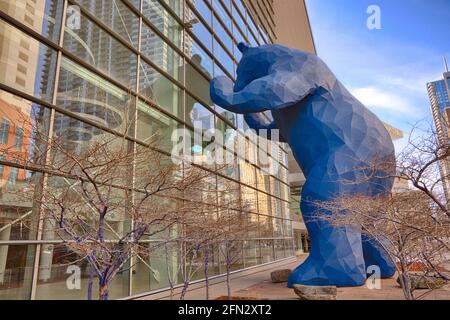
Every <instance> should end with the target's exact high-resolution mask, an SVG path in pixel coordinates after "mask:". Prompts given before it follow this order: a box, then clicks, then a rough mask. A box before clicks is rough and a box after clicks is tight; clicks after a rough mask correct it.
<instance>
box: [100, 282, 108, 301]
mask: <svg viewBox="0 0 450 320" xmlns="http://www.w3.org/2000/svg"><path fill="white" fill-rule="evenodd" d="M98 289H99V290H98V298H99V300H108V298H109V284H108V282H107V281H106V280H103V279H100V280H99V282H98Z"/></svg>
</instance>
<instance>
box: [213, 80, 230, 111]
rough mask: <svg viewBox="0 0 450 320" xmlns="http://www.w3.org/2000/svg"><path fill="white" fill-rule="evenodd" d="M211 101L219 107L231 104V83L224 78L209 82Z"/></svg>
mask: <svg viewBox="0 0 450 320" xmlns="http://www.w3.org/2000/svg"><path fill="white" fill-rule="evenodd" d="M211 99H212V100H213V101H214V102H215V103H217V104H218V105H220V106H225V107H226V106H230V105H232V104H233V82H232V81H231V80H230V79H229V78H228V77H225V76H219V77H216V78H214V79H212V80H211Z"/></svg>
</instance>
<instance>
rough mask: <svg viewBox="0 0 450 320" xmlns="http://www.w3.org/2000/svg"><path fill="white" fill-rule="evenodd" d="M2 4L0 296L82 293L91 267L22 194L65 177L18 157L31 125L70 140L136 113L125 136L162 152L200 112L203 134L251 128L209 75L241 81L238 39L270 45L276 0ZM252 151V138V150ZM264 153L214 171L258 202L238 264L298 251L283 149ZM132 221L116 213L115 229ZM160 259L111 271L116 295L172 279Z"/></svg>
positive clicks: (26, 148) (114, 129)
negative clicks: (217, 93) (73, 272)
mask: <svg viewBox="0 0 450 320" xmlns="http://www.w3.org/2000/svg"><path fill="white" fill-rule="evenodd" d="M0 11H1V12H2V15H1V16H0V299H86V297H87V293H86V284H87V279H88V277H89V273H90V270H89V265H88V264H87V262H86V261H84V259H82V257H78V256H77V255H76V254H75V253H73V252H71V251H70V250H68V249H67V248H66V247H65V245H64V243H63V241H62V240H60V239H58V238H57V237H55V235H53V234H52V233H51V232H46V231H45V230H46V226H45V223H44V226H43V230H44V231H43V232H37V231H36V230H38V229H39V228H37V227H32V226H36V225H37V224H38V223H39V221H40V219H39V217H40V215H41V212H40V208H39V206H36V205H34V204H33V203H31V202H30V203H27V202H23V201H21V199H20V197H18V194H20V190H21V188H24V185H27V186H28V187H29V185H30V182H32V183H33V185H34V186H35V189H34V192H35V193H36V197H39V193H40V190H42V188H45V187H46V185H47V184H54V185H56V184H58V183H71V182H70V181H68V180H67V179H65V178H61V177H54V176H52V177H46V175H45V174H43V173H41V172H36V171H33V168H23V167H20V166H16V165H15V163H17V161H16V160H17V159H20V157H28V158H30V159H33V155H36V154H37V153H42V152H45V150H41V148H40V147H39V145H38V144H37V143H35V142H34V141H33V136H32V135H29V134H28V135H27V134H26V132H36V130H39V132H41V133H43V134H45V135H48V136H49V137H50V136H58V137H60V136H63V137H65V138H66V139H67V140H69V141H71V145H70V146H68V148H73V150H76V148H82V147H83V146H84V145H87V144H89V143H90V142H91V141H95V139H97V138H98V137H101V136H104V135H111V134H121V133H122V132H123V130H124V129H125V126H126V125H127V123H129V122H130V120H132V119H136V125H135V126H134V130H131V131H129V132H127V134H128V135H129V138H130V143H131V144H145V143H147V142H148V140H149V139H150V138H151V137H152V136H153V135H154V134H155V133H159V134H160V135H161V136H162V140H161V142H160V145H159V146H158V149H160V151H161V152H162V153H165V154H168V153H169V152H170V150H171V148H172V142H171V140H170V136H171V133H172V131H173V130H174V129H176V128H187V129H190V130H194V127H193V126H194V123H197V122H199V121H200V122H201V123H202V125H203V129H204V130H206V129H210V128H216V129H220V130H222V131H224V130H226V129H237V130H239V131H238V133H237V135H239V134H241V133H243V130H245V129H246V128H247V127H246V124H245V122H244V120H243V117H242V116H240V115H238V116H236V115H235V114H231V113H229V112H227V111H225V110H223V109H221V108H220V107H218V106H215V105H214V104H213V103H212V102H211V100H210V98H209V81H210V79H211V78H212V77H214V76H217V75H225V76H227V77H229V78H230V79H233V80H234V77H235V71H236V65H237V63H238V61H239V59H240V57H241V56H240V53H239V51H238V50H237V44H238V43H239V42H241V41H244V42H247V43H250V44H252V45H258V44H264V43H271V42H272V41H273V39H274V32H273V19H272V16H271V15H272V14H273V9H272V0H260V1H255V2H254V3H253V1H241V0H95V1H94V0H38V1H36V0H2V1H0ZM24 120H26V121H24ZM24 123H29V124H30V126H32V128H23V126H24ZM24 129H27V130H24ZM30 129H31V130H30ZM257 148H258V146H257V145H256V144H254V143H252V142H251V141H247V143H246V153H248V154H251V153H254V152H255V151H256V149H257ZM11 150H14V153H13V154H12V152H11ZM246 157H247V156H246ZM36 158H39V159H41V158H42V157H36ZM268 158H269V161H270V162H271V163H276V165H277V166H276V167H277V168H278V170H277V171H276V172H275V173H273V174H267V172H265V171H264V168H263V167H262V166H260V165H258V164H251V163H245V162H241V161H239V162H236V165H235V168H234V169H233V170H227V172H223V173H220V174H219V175H218V176H217V179H216V180H217V188H218V189H219V188H220V185H221V181H224V180H223V179H227V180H231V181H234V182H235V183H236V184H238V185H239V187H240V190H241V194H242V197H243V198H245V199H248V200H250V201H251V202H252V208H251V213H249V217H248V220H249V221H252V222H257V223H258V230H252V231H251V232H249V234H248V236H247V238H246V239H244V240H243V241H242V243H241V245H240V246H238V247H237V248H238V249H237V250H240V251H239V252H238V256H239V257H240V259H237V261H236V263H235V265H234V266H233V268H232V269H233V270H238V269H242V268H247V267H251V266H255V265H258V264H261V263H266V262H271V261H275V260H278V259H283V258H286V257H290V256H293V254H294V248H293V245H294V244H293V234H292V223H291V220H290V215H289V184H288V181H287V177H288V172H287V170H288V169H287V165H288V164H287V157H286V151H285V149H284V147H283V145H281V146H280V148H279V149H278V151H277V152H271V153H270V154H269V156H268ZM15 159H16V160H15ZM25 182H26V183H25ZM122 197H125V196H122ZM124 210H125V208H124ZM122 217H125V214H123V215H122ZM128 223H130V221H126V220H125V218H122V219H121V218H117V219H116V220H115V221H108V227H109V229H110V231H111V232H110V234H109V235H108V237H110V239H111V240H114V238H115V235H117V234H120V233H123V232H125V231H126V226H127V224H128ZM179 247H180V250H182V248H183V246H182V245H181V244H180V245H179ZM219 251H220V249H219V248H212V252H214V254H212V256H213V258H212V261H211V263H210V265H211V266H210V272H211V275H219V274H222V273H224V272H225V266H224V262H223V258H222V257H221V255H220V252H219ZM161 256H162V254H161V255H158V254H156V255H154V256H152V257H150V258H148V257H147V258H142V257H137V258H136V261H134V263H133V266H132V267H131V268H125V269H124V270H123V271H122V272H120V273H119V274H118V275H117V276H116V278H115V280H114V282H113V284H112V285H111V290H110V291H111V298H123V297H127V296H130V295H135V294H141V293H145V292H148V291H152V290H156V289H161V288H166V287H168V281H167V278H168V276H169V274H168V273H170V270H172V269H173V268H172V267H171V266H167V263H166V260H165V259H162V258H161ZM178 258H179V257H176V256H174V257H172V260H173V261H172V263H173V264H174V265H176V264H177V259H178ZM72 264H75V265H77V266H79V267H80V270H81V279H82V281H81V289H80V290H78V289H74V290H69V289H68V287H67V279H68V277H69V276H70V272H68V266H70V265H72ZM197 278H201V275H199V276H198V277H197ZM175 280H176V279H175ZM94 292H96V289H95V288H94Z"/></svg>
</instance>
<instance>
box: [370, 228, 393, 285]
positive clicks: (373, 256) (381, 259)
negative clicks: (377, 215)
mask: <svg viewBox="0 0 450 320" xmlns="http://www.w3.org/2000/svg"><path fill="white" fill-rule="evenodd" d="M362 248H363V254H364V261H365V263H366V268H368V267H369V266H373V265H375V266H377V267H379V268H380V276H381V278H390V277H392V276H393V275H394V274H395V271H396V267H395V264H394V262H393V261H392V259H391V258H390V257H389V255H388V253H387V252H386V250H385V249H384V248H383V247H382V245H381V244H380V243H379V242H378V240H376V239H373V238H370V237H368V236H367V235H362Z"/></svg>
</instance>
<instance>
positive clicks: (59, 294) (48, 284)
mask: <svg viewBox="0 0 450 320" xmlns="http://www.w3.org/2000/svg"><path fill="white" fill-rule="evenodd" d="M43 248H44V251H43V255H41V262H40V265H39V273H38V283H37V288H36V299H37V300H86V299H87V288H88V283H89V275H90V266H89V264H88V262H87V259H85V258H83V257H82V256H80V255H78V254H76V253H75V252H73V251H72V250H71V249H70V248H68V247H67V246H65V245H62V244H61V245H47V246H44V247H43ZM127 268H128V265H127V264H125V266H124V270H123V271H121V272H118V273H117V275H116V276H115V277H114V280H113V281H112V283H111V284H110V286H109V298H110V299H118V298H123V297H126V296H128V284H129V271H128V270H127ZM74 272H79V274H80V276H81V281H80V288H79V289H77V288H76V287H75V286H73V287H71V286H70V285H68V283H69V284H70V283H71V282H70V280H71V279H70V278H69V277H70V276H72V277H73V275H74ZM98 291H99V290H98V278H97V277H94V282H93V286H92V292H93V294H92V298H93V299H94V300H97V299H98Z"/></svg>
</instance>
